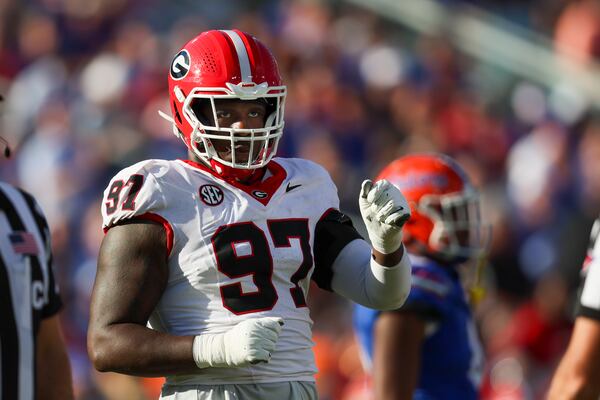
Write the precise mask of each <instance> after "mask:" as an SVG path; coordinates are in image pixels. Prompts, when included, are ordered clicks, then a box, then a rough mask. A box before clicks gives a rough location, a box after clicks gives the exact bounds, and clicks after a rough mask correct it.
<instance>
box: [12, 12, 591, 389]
mask: <svg viewBox="0 0 600 400" xmlns="http://www.w3.org/2000/svg"><path fill="white" fill-rule="evenodd" d="M440 3H442V4H444V5H445V6H447V7H450V8H452V7H453V6H454V5H455V4H456V3H460V2H458V1H450V0H446V1H441V2H440ZM469 3H478V4H479V3H481V4H479V5H482V6H484V7H486V8H488V10H490V11H492V12H494V13H499V14H500V15H501V16H503V17H505V18H509V19H514V20H516V21H517V22H518V23H519V24H521V25H524V26H525V27H528V28H530V29H533V30H535V31H537V32H539V33H542V34H544V35H546V36H548V37H549V38H551V39H553V40H554V43H555V45H556V47H555V48H556V52H557V54H561V55H563V56H564V57H572V58H573V59H575V60H577V62H580V63H583V64H586V63H592V62H593V60H594V59H595V58H596V57H597V56H600V40H599V38H600V7H599V6H598V5H597V4H596V3H597V2H594V1H587V0H578V1H566V0H564V1H558V0H554V1H541V0H540V1H509V2H506V1H485V2H472V1H471V2H469ZM234 27H235V28H238V29H241V30H244V31H247V32H250V33H252V34H254V35H255V36H257V37H258V38H260V39H261V40H262V41H263V42H264V43H265V44H267V45H268V46H269V47H270V48H271V50H272V51H273V53H274V54H275V56H276V58H277V60H278V61H279V66H280V69H281V70H282V74H283V76H284V78H285V81H286V83H287V86H288V92H289V95H288V99H287V106H286V128H285V133H284V136H283V139H282V144H281V146H280V152H279V155H281V156H294V157H296V156H297V157H304V158H308V159H311V160H314V161H317V162H319V163H321V164H322V165H323V166H325V167H326V168H327V169H328V170H329V172H330V173H331V175H332V177H333V179H334V181H335V182H336V184H337V185H338V189H339V193H340V199H341V202H342V209H343V210H344V211H346V212H348V213H356V212H357V211H358V204H357V201H356V198H357V195H358V191H359V185H360V182H361V181H362V180H363V179H364V178H366V177H373V175H374V174H376V173H377V172H378V171H379V170H380V169H381V167H383V166H384V165H385V164H386V163H388V162H389V161H391V160H392V159H394V158H396V157H398V156H400V155H403V154H406V153H410V152H414V151H438V152H443V153H447V154H450V155H452V156H453V157H455V158H456V159H458V161H459V162H460V163H461V164H462V165H463V166H464V167H465V168H466V169H467V170H468V172H469V174H470V175H471V177H472V179H473V180H474V181H475V182H476V184H477V186H478V187H479V188H480V189H481V193H482V196H483V204H484V208H483V213H484V216H485V218H486V219H487V220H488V221H489V222H490V223H491V224H492V225H493V239H492V241H491V243H490V244H489V258H488V262H487V268H486V269H485V273H484V276H483V278H484V284H485V286H486V288H487V295H486V297H485V299H484V300H483V301H482V302H481V303H480V304H479V305H478V307H477V311H476V315H477V319H478V323H479V328H480V333H481V336H482V339H483V342H484V344H485V349H486V355H487V359H488V362H487V371H486V379H485V383H484V392H483V398H484V399H498V398H502V399H538V398H542V394H543V392H544V390H545V389H546V387H547V384H548V380H549V377H550V374H551V372H552V371H553V369H554V368H555V366H556V363H557V361H558V358H559V357H560V356H561V355H562V352H563V351H564V349H565V346H566V343H567V341H568V338H569V334H570V329H571V323H572V305H573V304H574V302H573V300H574V296H575V291H576V288H577V284H578V280H579V271H580V267H581V263H582V261H583V258H584V256H585V251H586V247H587V240H588V234H589V229H590V227H591V223H592V220H593V219H594V218H595V217H597V215H598V214H599V212H600V114H598V113H597V110H596V109H595V107H594V106H593V104H591V103H590V102H589V101H588V100H587V99H586V98H585V97H584V96H583V95H582V94H581V93H579V92H577V90H576V89H575V88H574V87H573V86H569V85H568V84H557V85H556V86H555V87H541V86H539V85H537V84H535V83H533V82H528V81H526V80H523V79H521V78H520V77H518V76H514V75H511V74H510V73H508V72H506V71H504V70H502V69H500V68H498V67H496V66H494V65H490V64H486V63H482V62H480V61H478V60H475V59H472V58H469V57H467V56H465V55H463V54H461V53H459V52H458V51H457V50H456V49H455V47H454V46H453V45H452V43H450V42H449V41H448V38H446V37H444V35H440V36H423V35H418V34H416V33H414V32H412V31H410V30H408V29H405V28H403V27H402V26H399V25H397V24H394V23H392V22H390V21H388V20H385V19H382V18H381V17H378V16H376V15H375V14H372V13H370V12H366V11H365V10H363V9H360V8H356V7H354V6H350V5H346V4H344V3H343V2H339V1H330V2H326V1H316V0H313V1H302V0H282V1H275V0H272V1H269V0H263V1H235V0H220V1H218V2H208V1H193V0H182V1H177V2H172V1H167V0H0V93H2V94H3V95H4V97H5V100H6V101H5V104H3V105H2V106H1V107H2V110H1V114H2V117H1V122H2V134H3V136H4V137H6V139H7V140H8V141H9V142H10V143H11V145H12V146H13V148H14V150H15V151H14V153H15V154H16V155H15V156H14V157H13V158H12V159H10V160H7V161H3V162H2V167H1V168H0V177H1V178H2V179H3V180H5V181H9V182H11V183H15V184H18V185H20V186H21V187H23V188H24V189H26V190H28V191H29V192H31V193H32V194H33V195H35V196H36V197H37V198H38V199H39V201H40V203H41V205H42V208H43V209H44V211H45V212H46V214H47V216H48V220H49V224H50V227H51V230H52V239H53V247H54V254H55V265H56V271H55V273H56V274H57V275H58V277H59V282H60V284H61V289H62V297H63V300H64V302H65V303H66V307H65V311H64V312H63V313H62V323H63V328H64V332H65V333H66V339H67V342H68V348H69V354H70V357H71V362H72V365H73V372H74V382H75V385H76V393H77V398H79V399H86V400H87V399H110V400H113V399H145V398H156V396H157V393H158V391H159V389H160V385H161V380H160V379H137V378H135V379H134V378H130V377H125V376H121V375H116V374H99V373H96V372H94V371H93V368H92V367H91V365H90V362H89V360H88V357H87V352H86V329H87V320H88V308H89V298H90V291H91V287H92V283H93V279H94V274H95V268H96V255H97V252H98V247H99V243H100V241H101V239H102V235H103V232H102V229H101V215H100V202H101V199H102V191H103V190H104V188H105V186H106V185H107V183H108V182H109V179H110V178H111V177H112V176H113V175H114V174H115V173H116V172H117V171H119V170H120V169H122V168H124V167H126V166H129V165H131V164H133V163H135V162H137V161H139V160H143V159H147V158H164V159H174V158H185V157H186V154H185V146H184V145H183V143H181V142H180V141H179V139H177V138H176V137H175V136H173V135H172V134H171V127H170V126H169V124H168V123H167V122H165V121H163V120H161V119H160V117H159V116H158V114H157V110H164V111H168V110H169V106H168V97H167V79H166V76H167V75H166V73H167V66H168V65H169V62H170V59H171V57H172V56H173V55H174V54H175V52H176V51H177V49H179V47H180V46H181V45H183V44H184V43H185V42H186V41H187V40H188V39H189V38H191V37H192V36H194V35H195V34H197V33H198V32H200V31H202V30H205V29H209V28H234ZM311 296H312V306H313V307H312V317H313V319H314V320H315V337H314V339H315V343H316V347H315V350H316V355H317V362H318V366H319V368H320V373H319V375H318V376H317V378H318V385H319V391H320V394H321V398H322V399H324V400H328V399H342V400H350V399H352V400H355V399H366V398H368V397H366V396H367V395H366V394H365V378H364V373H363V371H362V369H361V366H360V356H359V354H358V352H357V350H356V345H355V343H354V337H353V333H352V328H351V313H350V308H349V305H348V304H347V303H346V302H345V301H343V300H340V299H339V298H337V297H335V296H333V295H330V294H328V293H324V292H322V291H319V290H316V289H315V290H313V291H312V293H311Z"/></svg>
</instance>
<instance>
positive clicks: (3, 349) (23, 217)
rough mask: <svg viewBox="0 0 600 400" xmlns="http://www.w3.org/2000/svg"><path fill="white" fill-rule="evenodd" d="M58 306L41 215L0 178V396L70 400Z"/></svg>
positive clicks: (29, 200)
mask: <svg viewBox="0 0 600 400" xmlns="http://www.w3.org/2000/svg"><path fill="white" fill-rule="evenodd" d="M0 141H2V142H3V143H4V145H6V142H4V140H3V139H2V138H0ZM9 154H10V150H9V149H8V147H5V155H9ZM61 305H62V303H61V300H60V297H59V295H58V287H57V286H56V282H55V280H54V275H53V273H52V254H51V251H50V237H49V230H48V225H47V223H46V219H45V217H44V215H43V213H42V211H41V210H40V208H39V207H38V205H37V202H36V201H35V200H34V198H33V197H32V196H31V195H29V194H28V193H25V192H24V191H22V190H20V189H17V188H15V187H13V186H11V185H8V184H6V183H3V182H0V360H1V363H0V400H33V399H36V400H39V399H52V400H54V399H57V400H58V399H60V400H63V399H67V400H69V399H73V390H72V385H71V368H70V366H69V359H68V357H67V352H66V349H65V343H64V341H63V338H62V334H61V331H60V325H59V320H58V315H57V313H58V311H59V310H60V308H61Z"/></svg>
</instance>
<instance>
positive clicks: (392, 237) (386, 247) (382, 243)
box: [369, 230, 402, 254]
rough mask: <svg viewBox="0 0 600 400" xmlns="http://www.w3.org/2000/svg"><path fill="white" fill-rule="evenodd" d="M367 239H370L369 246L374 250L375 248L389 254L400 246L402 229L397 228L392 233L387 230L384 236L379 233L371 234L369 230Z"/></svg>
mask: <svg viewBox="0 0 600 400" xmlns="http://www.w3.org/2000/svg"><path fill="white" fill-rule="evenodd" d="M371 236H373V237H371ZM369 239H370V240H371V246H372V247H373V249H374V250H377V251H378V252H380V253H382V254H391V253H393V252H395V251H396V250H398V249H399V248H400V246H402V231H401V230H398V231H397V232H394V233H391V232H389V233H387V234H386V237H385V238H384V237H381V236H380V235H371V234H370V232H369Z"/></svg>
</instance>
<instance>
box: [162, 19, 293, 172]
mask: <svg viewBox="0 0 600 400" xmlns="http://www.w3.org/2000/svg"><path fill="white" fill-rule="evenodd" d="M285 95H286V87H285V86H284V85H283V84H282V81H281V76H280V75H279V70H278V68H277V63H276V61H275V58H274V57H273V55H272V54H271V52H270V51H269V50H268V49H267V48H266V47H265V45H263V44H262V43H261V42H260V41H258V39H256V38H254V37H253V36H251V35H249V34H247V33H244V32H241V31H238V30H212V31H207V32H203V33H201V34H200V35H198V36H196V37H195V38H194V39H192V40H190V41H189V42H188V43H186V44H185V46H183V48H182V49H181V51H179V52H178V53H177V55H175V57H174V58H173V61H172V62H171V68H170V71H169V100H170V103H171V113H172V117H169V116H166V115H165V114H163V113H161V115H162V116H163V117H165V118H167V119H168V120H170V121H171V122H172V123H173V132H174V133H175V135H176V136H178V137H180V138H181V139H182V140H183V141H184V142H185V144H186V146H187V147H188V148H189V149H190V150H191V151H192V152H193V153H194V154H195V155H196V156H198V157H199V158H200V159H202V160H203V161H204V162H206V163H207V164H209V165H211V167H212V168H213V169H214V170H215V171H216V172H217V173H219V174H221V175H223V176H233V177H237V178H241V177H245V176H249V175H250V174H251V173H252V172H253V171H254V170H256V169H257V168H261V167H263V166H265V165H266V164H267V163H268V162H269V161H270V160H271V158H272V157H273V156H274V155H275V153H276V151H277V146H278V144H279V139H280V137H281V134H282V131H283V125H284V122H283V114H284V103H285ZM219 99H239V100H261V101H264V102H265V103H266V104H267V117H266V119H265V125H264V128H261V129H245V128H241V129H235V128H232V127H220V126H219V124H218V121H217V113H216V107H215V102H216V101H217V102H218V100H219ZM198 102H209V104H210V105H211V107H212V112H213V118H212V120H213V121H215V122H214V124H213V123H209V122H208V118H205V117H202V116H201V115H197V114H198V113H197V112H195V109H197V107H196V106H197V105H198V104H199V103H198ZM215 140H221V141H226V142H227V144H228V145H229V146H231V147H230V149H231V160H225V159H223V158H222V157H220V156H219V154H218V152H217V151H215V146H214V143H213V141H215ZM248 142H249V143H250V154H257V156H254V157H246V158H247V159H246V160H244V157H241V156H239V155H238V157H237V158H236V150H235V149H236V143H238V144H240V143H245V144H248ZM258 149H260V150H258Z"/></svg>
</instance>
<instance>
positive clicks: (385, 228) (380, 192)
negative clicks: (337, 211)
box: [358, 179, 410, 254]
mask: <svg viewBox="0 0 600 400" xmlns="http://www.w3.org/2000/svg"><path fill="white" fill-rule="evenodd" d="M358 204H359V206H360V213H361V215H362V218H363V220H364V222H365V225H366V227H367V232H368V233H369V239H370V240H371V245H372V246H373V249H375V250H377V251H378V252H380V253H383V254H390V253H393V252H394V251H396V250H398V248H399V247H400V245H401V244H402V226H404V224H405V223H406V221H408V219H409V218H410V207H409V205H408V202H407V201H406V199H405V198H404V195H403V194H402V193H401V192H400V190H399V189H398V188H397V187H395V186H394V185H392V184H391V183H390V182H388V181H387V180H385V179H382V180H380V181H377V182H375V183H373V182H372V181H371V180H369V179H367V180H365V181H364V182H363V183H362V187H361V190H360V196H359V198H358Z"/></svg>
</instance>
